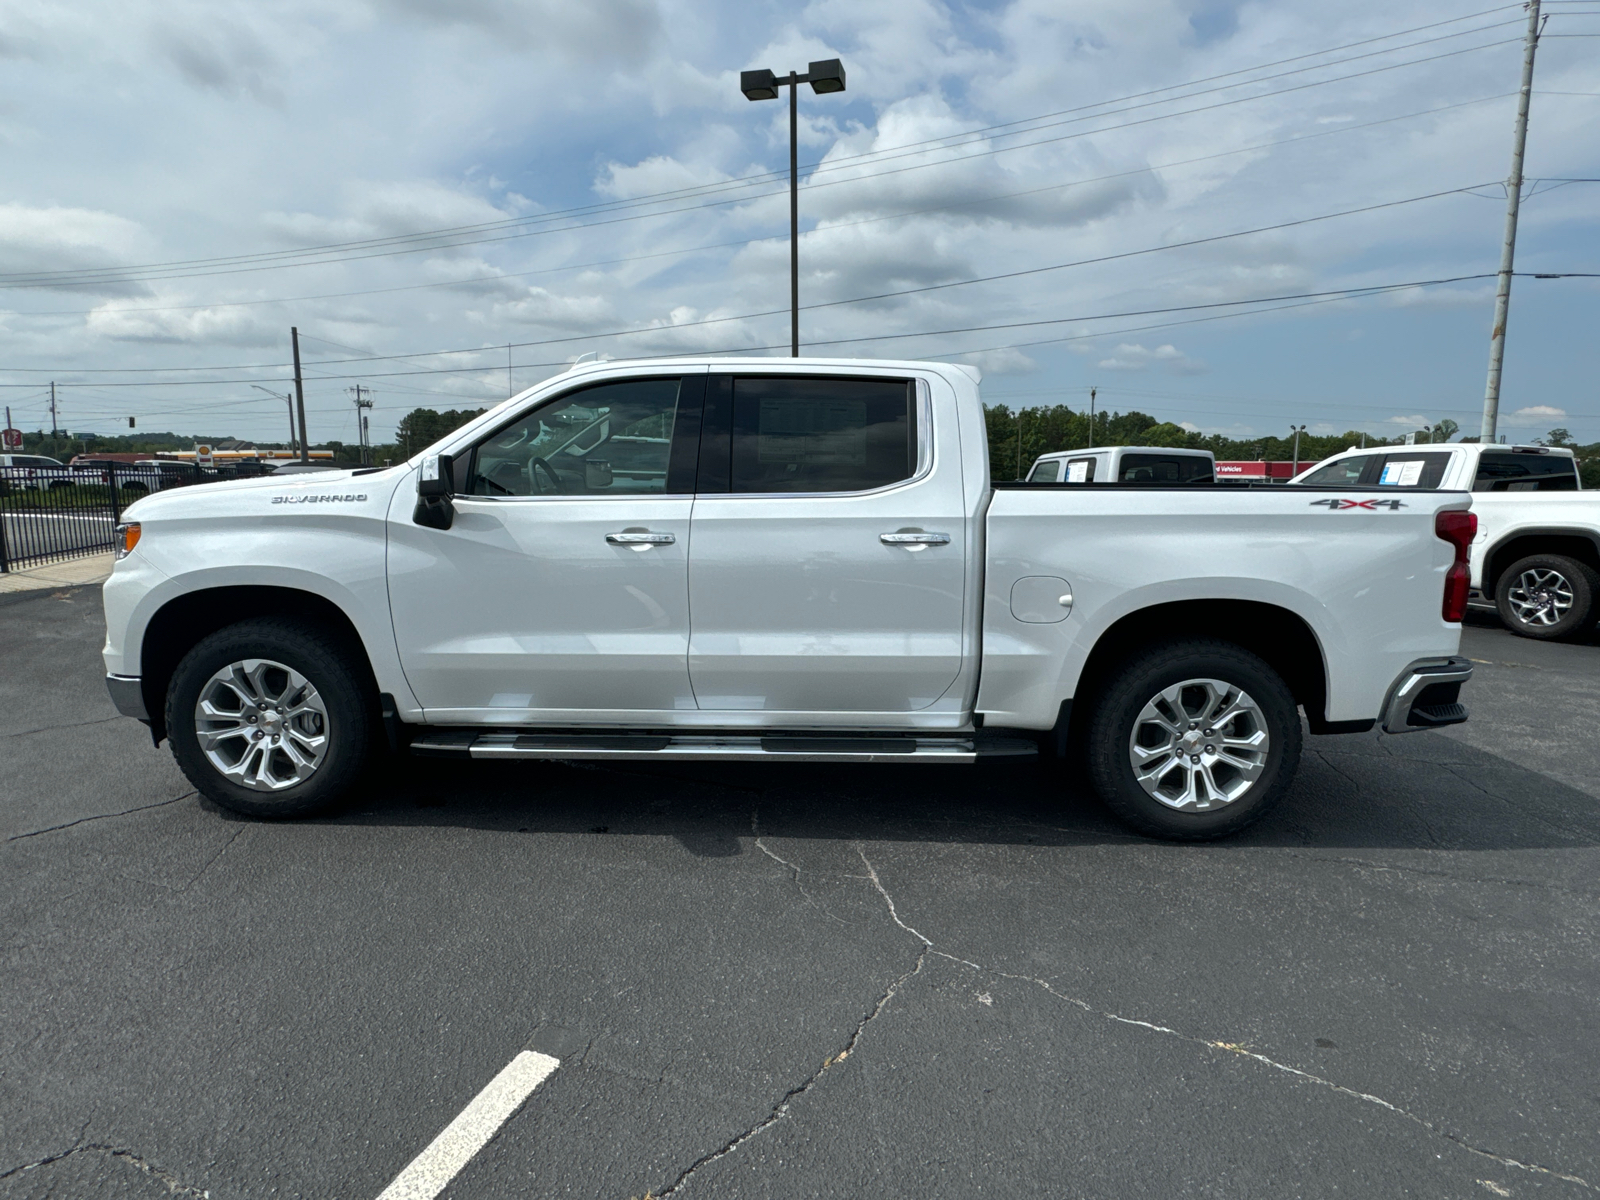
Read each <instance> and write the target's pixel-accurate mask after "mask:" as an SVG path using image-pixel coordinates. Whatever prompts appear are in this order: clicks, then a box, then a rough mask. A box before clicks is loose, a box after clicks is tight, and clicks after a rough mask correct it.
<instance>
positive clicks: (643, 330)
mask: <svg viewBox="0 0 1600 1200" xmlns="http://www.w3.org/2000/svg"><path fill="white" fill-rule="evenodd" d="M1484 186H1486V185H1484V184H1472V185H1470V187H1462V188H1450V189H1447V190H1445V191H1439V192H1428V193H1425V194H1423V195H1420V196H1409V197H1406V198H1404V199H1401V200H1386V201H1382V202H1380V203H1377V204H1368V205H1361V206H1359V207H1356V208H1349V209H1341V210H1339V211H1336V212H1331V213H1322V214H1319V215H1317V216H1313V217H1300V218H1296V219H1295V220H1292V221H1280V222H1276V223H1274V224H1271V225H1261V226H1257V227H1255V228H1252V229H1242V230H1235V231H1233V232H1231V233H1221V234H1213V235H1210V236H1207V237H1203V238H1191V239H1189V240H1187V241H1183V242H1165V243H1162V244H1160V245H1156V246H1146V247H1143V248H1141V249H1138V250H1126V251H1120V252H1118V253H1115V254H1105V255H1098V256H1096V257H1093V258H1084V259H1076V260H1073V261H1070V262H1064V263H1053V264H1050V265H1048V266H1042V267H1028V268H1024V269H1022V270H1018V271H1006V272H1002V273H999V274H995V275H980V276H974V277H972V278H968V279H958V280H950V281H947V282H944V283H934V284H925V285H923V286H921V287H915V288H903V289H900V290H898V291H893V292H880V293H877V294H874V295H869V296H854V297H850V298H847V299H843V300H825V301H819V302H817V303H814V304H808V305H804V306H803V308H804V309H805V310H807V311H814V310H817V309H824V308H837V307H840V306H842V305H847V304H862V303H867V302H870V301H875V300H888V299H896V298H899V297H903V296H909V295H917V294H922V293H926V292H933V291H944V290H949V289H950V288H956V287H967V286H970V285H973V284H979V283H994V282H1000V281H1004V280H1009V279H1017V278H1021V277H1024V276H1029V275H1039V274H1044V273H1047V272H1051V271H1060V270H1066V269H1068V268H1072V267H1082V266H1092V265H1098V264H1102V263H1108V262H1116V261H1120V260H1122V259H1127V258H1136V257H1140V256H1142V255H1146V254H1156V253H1160V252H1163V251H1167V250H1183V249H1190V248H1193V247H1195V246H1204V245H1211V244H1214V243H1217V242H1222V241H1230V240H1232V239H1234V238H1240V237H1249V236H1252V235H1255V234H1259V233H1273V232H1277V231H1280V230H1283V229H1291V228H1295V227H1297V226H1301V225H1309V224H1314V223H1316V222H1319V221H1327V220H1333V219H1335V218H1338V217H1347V216H1356V215H1360V214H1362V213H1370V212H1378V211H1380V210H1383V209H1389V208H1396V207H1399V206H1402V205H1406V204H1415V203H1418V202H1420V201H1424V200H1435V199H1439V198H1440V197H1443V196H1452V195H1459V194H1461V193H1464V192H1467V191H1470V190H1471V189H1472V188H1477V187H1484ZM787 311H788V310H787V309H766V310H763V311H760V312H753V313H737V314H732V315H729V316H723V317H707V318H704V319H702V320H699V321H685V322H680V323H678V324H675V325H649V326H637V327H634V328H631V329H617V330H606V331H603V332H599V333H586V334H571V335H567V336H563V337H557V338H544V339H539V340H535V341H525V342H511V343H499V344H497V345H494V346H469V347H462V348H459V349H451V350H417V351H411V352H408V353H403V354H384V355H362V356H359V357H354V358H345V359H338V358H335V359H323V360H321V362H320V363H319V365H321V366H331V365H344V364H348V363H358V362H395V361H400V360H407V359H417V358H433V357H438V356H442V355H455V354H486V353H490V352H498V351H499V350H500V349H501V348H502V347H503V346H507V345H509V346H510V347H513V348H516V349H524V350H525V349H529V348H531V347H534V346H550V345H570V344H572V343H574V342H585V341H595V340H598V339H604V338H616V337H627V336H637V335H641V334H653V333H656V334H658V333H676V332H679V331H682V330H685V329H694V328H702V327H704V326H707V325H719V324H727V323H729V322H733V321H747V320H757V319H760V318H762V317H770V316H774V315H782V314H783V313H786V312H787ZM319 340H320V339H319ZM329 344H330V345H336V344H337V343H329ZM813 344H815V343H813ZM17 369H18V370H28V371H30V372H31V371H58V372H60V370H61V369H60V368H49V367H29V368H17ZM283 369H284V368H283V365H282V364H281V363H259V364H254V363H252V364H232V365H223V366H212V367H208V368H181V367H180V368H167V369H163V368H159V367H136V368H130V369H129V373H134V372H140V373H144V372H162V371H163V370H165V371H167V372H168V373H172V372H176V371H183V370H210V371H225V370H271V371H282V370H283ZM463 369H464V370H474V369H477V368H463ZM107 370H109V368H107ZM338 378H354V376H348V377H338ZM206 382H208V381H206V380H174V381H153V382H152V383H150V384H131V383H109V382H108V383H106V384H104V385H103V386H107V387H113V386H117V387H128V386H166V385H168V384H172V385H183V384H204V383H206ZM246 382H262V381H261V380H248V381H246ZM0 386H23V385H0Z"/></svg>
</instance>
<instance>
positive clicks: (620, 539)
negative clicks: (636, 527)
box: [606, 533, 678, 550]
mask: <svg viewBox="0 0 1600 1200" xmlns="http://www.w3.org/2000/svg"><path fill="white" fill-rule="evenodd" d="M677 540H678V539H677V538H675V537H673V536H672V535H671V534H670V533H608V534H606V541H608V542H610V543H611V544H612V545H613V546H633V547H634V548H636V549H639V550H643V549H644V548H645V547H647V546H670V545H672V544H673V543H674V542H676V541H677Z"/></svg>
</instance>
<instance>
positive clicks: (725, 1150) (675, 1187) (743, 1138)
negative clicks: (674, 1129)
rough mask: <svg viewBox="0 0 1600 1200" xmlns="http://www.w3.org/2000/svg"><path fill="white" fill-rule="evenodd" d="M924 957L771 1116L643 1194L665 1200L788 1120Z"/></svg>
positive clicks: (923, 957)
mask: <svg viewBox="0 0 1600 1200" xmlns="http://www.w3.org/2000/svg"><path fill="white" fill-rule="evenodd" d="M928 953H929V951H928V947H926V946H924V947H923V948H922V949H921V950H920V951H919V952H918V953H917V961H916V963H915V965H913V966H912V968H911V969H910V970H909V971H907V972H905V973H904V974H902V975H900V976H899V977H898V978H896V979H895V980H894V982H892V983H891V984H889V986H888V987H887V988H885V989H884V991H883V995H881V996H879V997H878V1001H877V1003H876V1004H874V1005H873V1006H872V1008H871V1009H870V1010H869V1011H868V1012H867V1015H866V1016H864V1017H862V1018H861V1020H860V1021H859V1022H857V1024H856V1027H855V1030H854V1031H853V1032H852V1033H851V1034H850V1039H849V1041H847V1042H846V1043H845V1044H844V1048H843V1049H842V1050H840V1051H839V1052H838V1053H837V1054H830V1055H829V1056H828V1057H827V1058H825V1059H823V1060H822V1065H821V1066H820V1067H818V1068H817V1069H816V1070H815V1071H813V1072H812V1073H811V1074H810V1075H808V1076H807V1077H806V1078H805V1080H804V1081H803V1082H801V1083H799V1084H797V1085H796V1086H794V1087H792V1088H790V1089H789V1090H788V1091H787V1092H785V1093H784V1094H783V1097H782V1098H781V1099H780V1100H779V1101H778V1102H777V1103H776V1104H774V1105H773V1106H772V1111H771V1112H769V1113H768V1114H767V1115H766V1116H765V1117H763V1118H762V1119H761V1120H760V1121H757V1122H756V1123H755V1124H754V1125H752V1126H750V1128H748V1129H746V1130H744V1131H743V1132H742V1133H740V1134H738V1135H737V1136H736V1137H733V1138H730V1139H729V1140H728V1141H726V1142H724V1143H723V1144H722V1145H721V1146H719V1147H717V1148H716V1149H715V1150H712V1151H710V1152H709V1153H707V1154H702V1155H701V1156H700V1157H699V1158H697V1159H695V1160H694V1162H692V1163H690V1164H689V1165H688V1166H687V1167H685V1168H684V1170H683V1172H682V1173H681V1174H680V1175H679V1176H678V1177H677V1178H676V1179H674V1180H673V1181H672V1182H671V1183H669V1184H668V1185H667V1186H666V1187H664V1188H662V1189H661V1191H659V1192H653V1191H652V1192H646V1193H645V1195H646V1196H647V1197H651V1198H653V1200H666V1198H667V1197H668V1196H671V1195H673V1194H675V1193H676V1192H677V1191H679V1190H680V1189H681V1188H683V1187H684V1186H685V1185H686V1184H688V1182H689V1180H690V1179H691V1178H693V1176H694V1173H695V1172H696V1171H698V1170H700V1169H701V1168H702V1167H706V1166H709V1165H710V1164H712V1163H714V1162H716V1161H717V1160H718V1159H719V1158H726V1157H727V1156H728V1155H730V1154H732V1153H733V1152H734V1151H735V1150H737V1149H738V1148H739V1147H740V1146H742V1145H744V1144H745V1143H746V1142H748V1141H749V1140H750V1139H751V1138H753V1137H755V1136H756V1135H757V1134H759V1133H761V1132H762V1131H764V1130H766V1129H768V1128H770V1127H771V1126H773V1125H776V1124H777V1123H778V1122H779V1121H781V1120H783V1119H784V1118H785V1117H786V1116H788V1115H789V1106H790V1105H792V1104H793V1103H794V1102H795V1101H796V1100H798V1099H799V1098H800V1097H801V1096H803V1095H805V1094H806V1093H807V1092H809V1091H810V1090H811V1088H812V1087H813V1086H814V1085H815V1084H816V1082H817V1081H818V1080H819V1079H821V1078H822V1076H823V1073H824V1072H826V1071H827V1070H828V1069H829V1068H830V1067H833V1066H836V1065H838V1064H839V1063H841V1062H843V1061H844V1060H845V1059H847V1058H849V1057H850V1055H851V1054H852V1053H854V1051H855V1048H856V1045H857V1043H859V1042H860V1041H861V1037H862V1035H863V1034H864V1033H865V1032H866V1029H867V1026H868V1025H870V1024H872V1022H873V1021H875V1020H876V1019H877V1018H878V1014H880V1013H881V1012H883V1010H884V1009H885V1008H887V1007H888V1005H889V1001H891V1000H893V999H894V996H895V993H896V992H898V991H899V990H900V988H901V986H902V985H904V983H905V982H906V980H908V979H910V978H911V977H912V976H914V975H918V974H920V973H921V971H922V968H923V966H924V964H926V963H927V961H928Z"/></svg>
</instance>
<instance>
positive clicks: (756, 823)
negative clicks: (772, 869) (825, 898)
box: [750, 808, 850, 925]
mask: <svg viewBox="0 0 1600 1200" xmlns="http://www.w3.org/2000/svg"><path fill="white" fill-rule="evenodd" d="M750 833H751V835H752V836H753V837H754V838H755V842H756V849H757V850H759V851H761V853H763V854H765V855H766V856H767V857H768V858H770V859H771V860H772V861H773V862H776V863H782V864H783V865H784V866H786V867H788V868H789V870H791V871H793V872H794V886H795V887H796V888H798V889H799V891H800V895H801V896H803V897H805V901H806V903H807V904H809V905H811V907H812V908H814V909H816V910H817V911H818V912H820V913H821V914H822V915H823V916H825V917H829V918H831V919H833V920H835V921H837V922H839V924H841V925H848V924H850V922H849V921H846V920H845V919H844V918H843V917H840V916H836V915H835V914H833V913H831V912H829V911H828V910H827V909H826V908H824V907H823V906H822V905H821V904H819V903H818V902H817V900H816V898H815V897H814V896H812V895H811V893H810V892H808V891H806V888H805V885H804V884H803V883H801V882H800V868H799V866H798V865H797V864H795V863H792V862H790V861H789V860H788V859H787V858H783V857H782V856H780V855H778V854H776V853H774V852H773V851H772V849H771V848H770V847H769V846H768V845H767V844H766V843H765V842H764V841H762V840H761V810H760V809H758V808H752V809H751V810H750Z"/></svg>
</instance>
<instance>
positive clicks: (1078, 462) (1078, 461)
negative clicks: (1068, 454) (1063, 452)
mask: <svg viewBox="0 0 1600 1200" xmlns="http://www.w3.org/2000/svg"><path fill="white" fill-rule="evenodd" d="M1063 478H1064V479H1065V481H1066V482H1067V483H1093V482H1094V459H1093V458H1069V459H1067V473H1066V475H1065V476H1064V477H1063Z"/></svg>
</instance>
